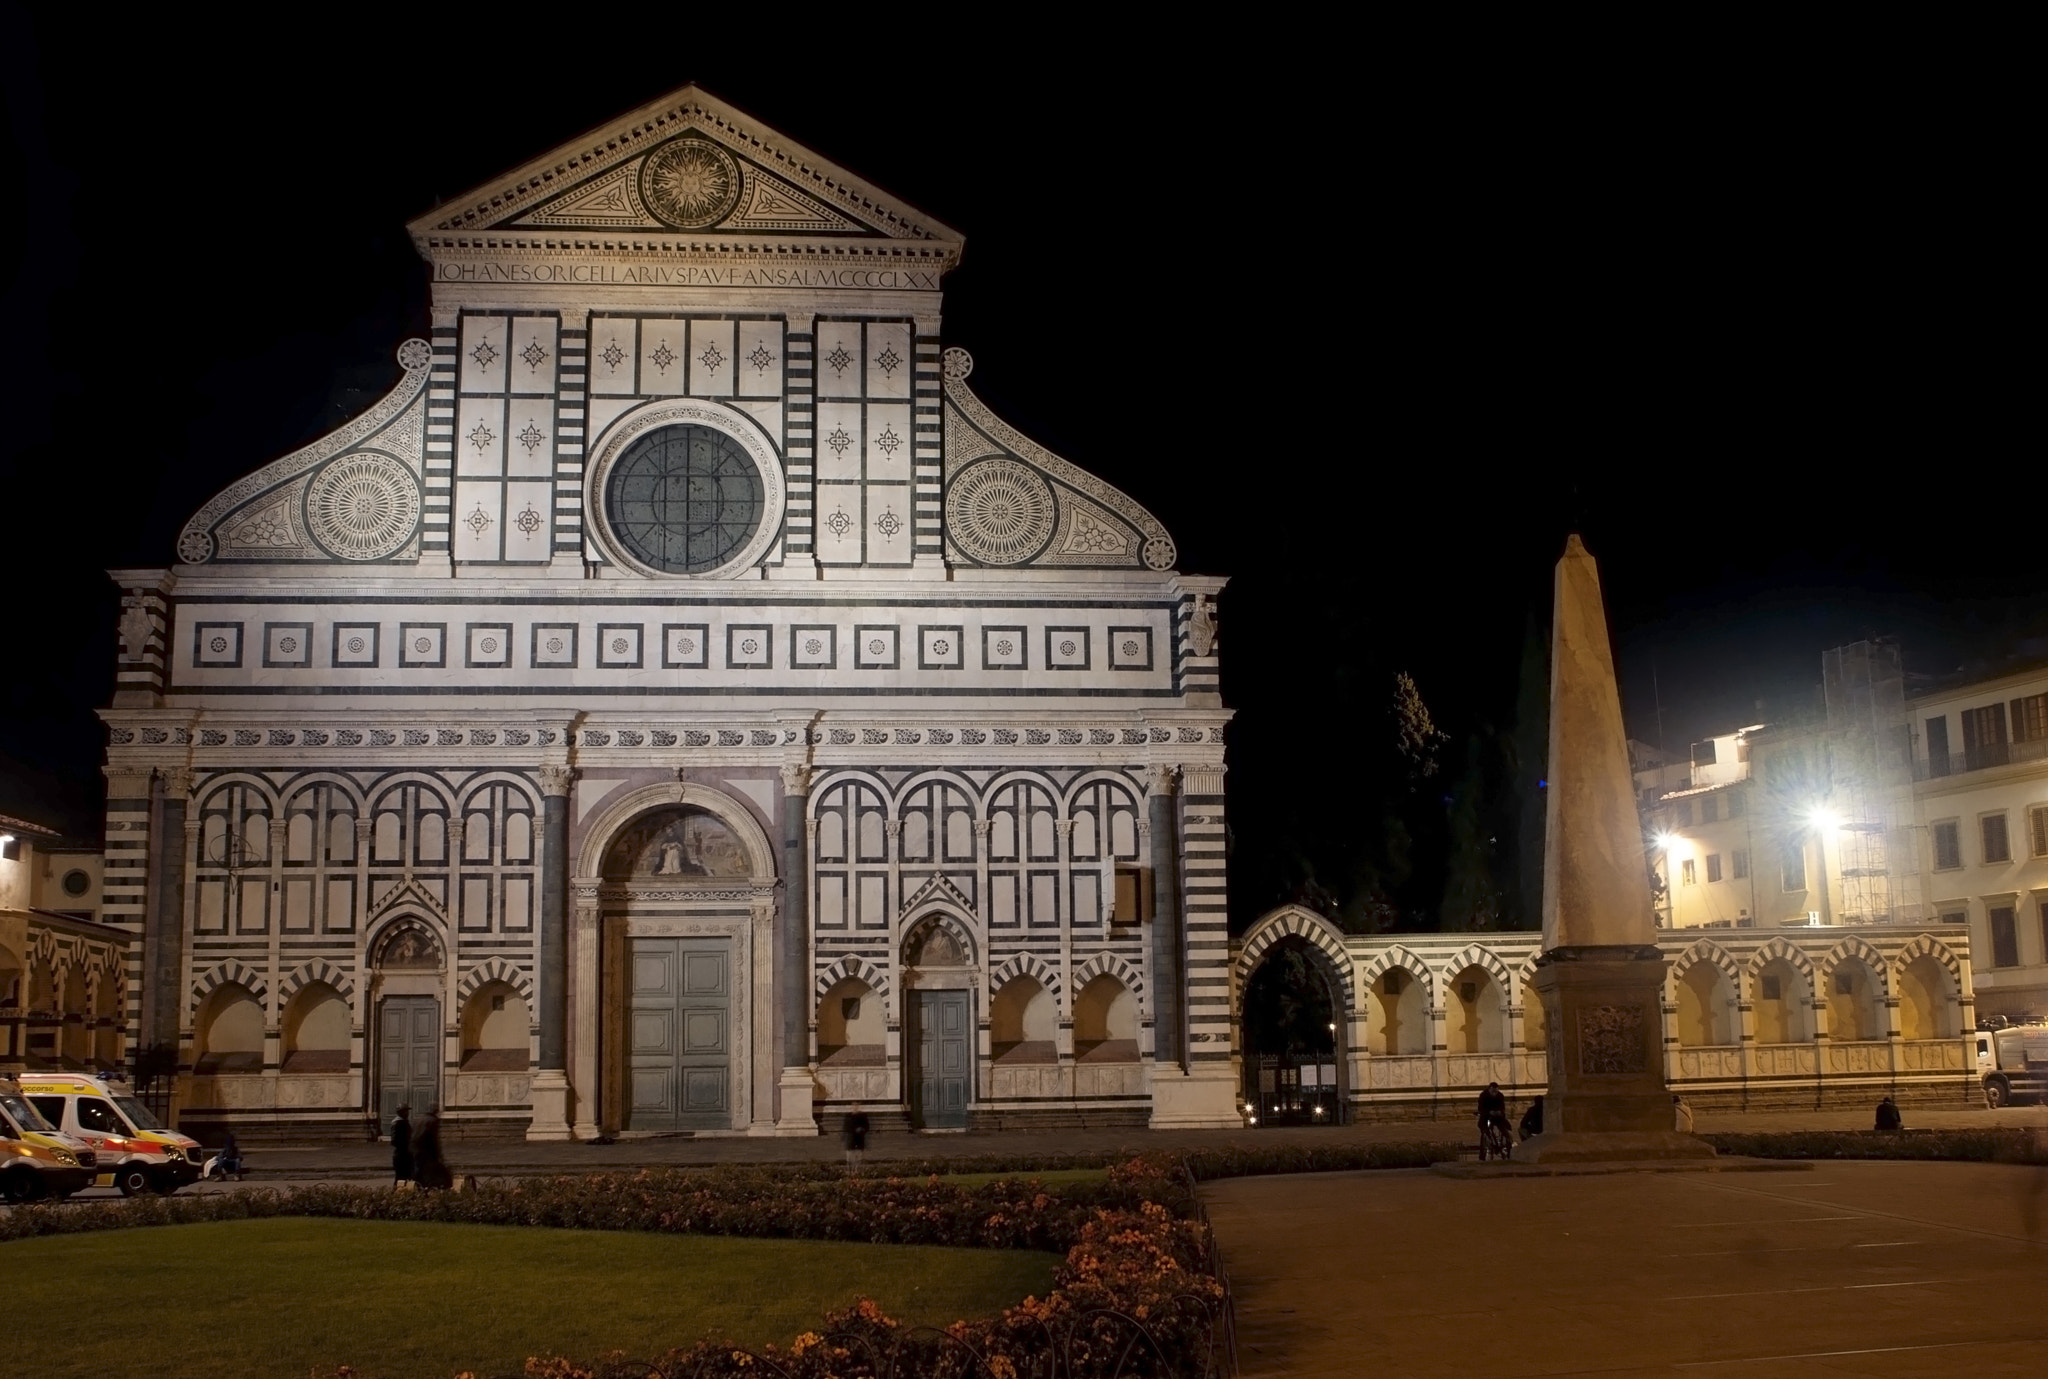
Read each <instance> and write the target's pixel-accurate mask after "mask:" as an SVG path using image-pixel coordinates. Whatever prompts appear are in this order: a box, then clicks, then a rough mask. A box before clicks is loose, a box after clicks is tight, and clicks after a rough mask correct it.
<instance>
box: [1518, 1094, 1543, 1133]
mask: <svg viewBox="0 0 2048 1379" xmlns="http://www.w3.org/2000/svg"><path fill="white" fill-rule="evenodd" d="M1542 1133H1543V1098H1542V1097H1540V1096H1539V1097H1537V1098H1536V1099H1535V1100H1534V1101H1532V1102H1530V1103H1529V1109H1528V1110H1526V1111H1524V1112H1522V1138H1523V1139H1525V1140H1526V1139H1530V1138H1532V1137H1533V1136H1536V1135H1540V1134H1542Z"/></svg>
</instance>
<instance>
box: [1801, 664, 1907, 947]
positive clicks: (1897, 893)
mask: <svg viewBox="0 0 2048 1379" xmlns="http://www.w3.org/2000/svg"><path fill="white" fill-rule="evenodd" d="M1821 678H1822V685H1823V690H1824V693H1825V695H1826V700H1827V711H1828V735H1827V736H1828V763H1827V770H1828V776H1829V779H1830V782H1831V786H1832V799H1831V801H1830V803H1831V806H1832V808H1833V809H1834V811H1835V813H1837V814H1838V815H1839V816H1840V819H1841V822H1840V831H1839V833H1838V834H1837V841H1838V846H1839V853H1838V856H1839V863H1838V865H1839V871H1840V877H1839V880H1840V883H1841V889H1842V912H1841V914H1840V915H1839V916H1838V917H1837V921H1836V922H1838V923H1842V924H1894V923H1897V924H1908V923H1917V922H1919V921H1920V920H1922V919H1924V918H1925V917H1926V907H1925V905H1924V904H1923V903H1922V900H1921V895H1920V868H1919V847H1918V843H1917V840H1916V838H1915V836H1914V832H1913V824H1914V811H1913V750H1912V737H1911V730H1910V728H1909V727H1908V725H1907V721H1906V683H1905V670H1904V666H1903V664H1902V662H1901V658H1900V655H1899V644H1898V642H1897V641H1896V640H1894V639H1892V638H1889V637H1883V638H1877V639H1875V640H1871V641H1863V642H1855V643H1852V644H1850V645H1848V646H1842V647H1836V648H1834V649H1833V650H1830V651H1828V652H1825V653H1824V654H1823V655H1822V657H1821Z"/></svg>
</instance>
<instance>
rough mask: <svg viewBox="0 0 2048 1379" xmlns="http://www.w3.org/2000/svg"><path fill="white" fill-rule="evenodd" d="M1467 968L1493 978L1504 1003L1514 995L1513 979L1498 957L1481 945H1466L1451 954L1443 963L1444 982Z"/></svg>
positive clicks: (1506, 966)
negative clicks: (1474, 969)
mask: <svg viewBox="0 0 2048 1379" xmlns="http://www.w3.org/2000/svg"><path fill="white" fill-rule="evenodd" d="M1468 967H1476V968H1479V969H1480V970H1481V971H1483V972H1485V973H1486V975H1487V976H1489V977H1491V978H1493V980H1494V984H1495V985H1496V986H1498V987H1499V988H1500V998H1501V999H1502V1000H1503V1001H1505V1000H1507V999H1508V998H1509V997H1510V996H1512V995H1513V994H1514V977H1513V975H1512V974H1511V973H1510V972H1509V971H1508V965H1507V964H1506V963H1504V962H1502V961H1501V960H1500V955H1499V954H1498V953H1496V952H1494V951H1493V950H1492V949H1491V948H1488V947H1487V946H1486V945H1484V944H1481V943H1468V944H1466V945H1465V946H1464V947H1463V948H1460V949H1459V950H1458V951H1457V952H1455V953H1453V954H1452V955H1451V956H1450V958H1449V959H1448V960H1447V961H1446V962H1445V963H1444V968H1443V973H1444V980H1445V981H1447V982H1448V981H1450V980H1451V979H1452V978H1453V977H1455V976H1457V975H1458V974H1459V973H1460V972H1463V971H1464V970H1465V969H1466V968H1468Z"/></svg>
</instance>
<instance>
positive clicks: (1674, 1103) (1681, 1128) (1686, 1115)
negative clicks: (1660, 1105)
mask: <svg viewBox="0 0 2048 1379" xmlns="http://www.w3.org/2000/svg"><path fill="white" fill-rule="evenodd" d="M1671 1118H1672V1121H1673V1126H1672V1128H1673V1129H1675V1130H1677V1131H1678V1133H1679V1134H1681V1135H1690V1134H1691V1133H1692V1107H1691V1106H1689V1105H1687V1104H1686V1100H1685V1098H1684V1097H1682V1096H1680V1095H1678V1094H1677V1093H1676V1092H1673V1093H1672V1094H1671Z"/></svg>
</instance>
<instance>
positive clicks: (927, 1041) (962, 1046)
mask: <svg viewBox="0 0 2048 1379" xmlns="http://www.w3.org/2000/svg"><path fill="white" fill-rule="evenodd" d="M916 994H917V1000H916V1001H915V1002H914V1003H912V1006H911V1010H912V1012H913V1013H914V1016H915V1019H916V1022H917V1028H916V1030H915V1031H914V1033H913V1037H914V1041H915V1044H914V1046H915V1048H916V1049H917V1067H916V1069H915V1073H916V1077H915V1080H914V1083H913V1086H914V1088H915V1101H914V1103H913V1105H912V1107H911V1113H912V1115H913V1116H914V1117H915V1119H916V1121H917V1123H918V1124H919V1125H920V1126H922V1127H924V1128H925V1129H927V1130H950V1129H961V1128H964V1127H965V1126H966V1124H967V1103H968V1085H969V1080H970V1079H971V1078H972V1076H973V1068H974V1062H973V1057H972V1052H971V1043H970V1037H969V1036H970V1026H969V1021H968V1017H967V993H966V992H964V991H920V992H918V993H916Z"/></svg>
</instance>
